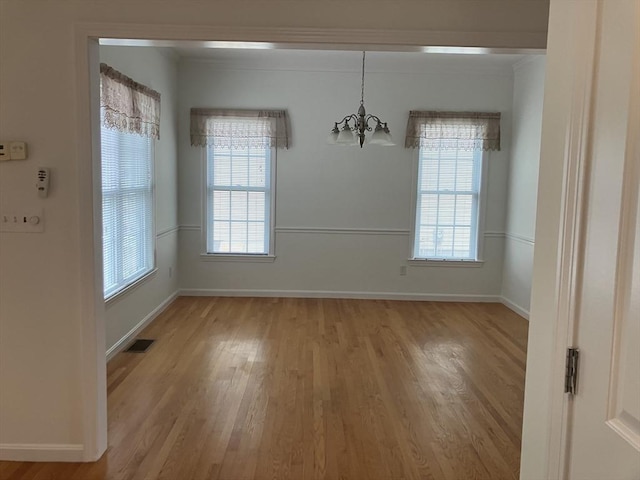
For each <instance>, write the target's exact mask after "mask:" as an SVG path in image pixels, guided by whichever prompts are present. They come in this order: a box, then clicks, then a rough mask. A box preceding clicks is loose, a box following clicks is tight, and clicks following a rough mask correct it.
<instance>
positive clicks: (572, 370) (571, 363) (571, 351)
mask: <svg viewBox="0 0 640 480" xmlns="http://www.w3.org/2000/svg"><path fill="white" fill-rule="evenodd" d="M579 358H580V351H579V350H578V349H577V348H573V347H569V348H567V364H566V367H565V375H564V393H568V394H569V395H575V394H576V391H577V387H578V359H579Z"/></svg>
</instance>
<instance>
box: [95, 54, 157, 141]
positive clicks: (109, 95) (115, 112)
mask: <svg viewBox="0 0 640 480" xmlns="http://www.w3.org/2000/svg"><path fill="white" fill-rule="evenodd" d="M100 107H102V109H103V112H104V114H103V122H104V126H105V127H107V128H111V129H114V130H118V131H120V132H128V133H137V134H139V135H143V136H146V137H150V138H155V139H159V138H160V94H159V93H158V92H156V91H155V90H152V89H151V88H149V87H147V86H145V85H142V84H140V83H138V82H136V81H134V80H132V79H131V78H129V77H127V76H126V75H124V74H122V73H120V72H119V71H117V70H115V69H114V68H112V67H110V66H109V65H107V64H106V63H101V64H100Z"/></svg>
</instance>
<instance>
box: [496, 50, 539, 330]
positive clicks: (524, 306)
mask: <svg viewBox="0 0 640 480" xmlns="http://www.w3.org/2000/svg"><path fill="white" fill-rule="evenodd" d="M544 72H545V58H544V56H533V57H526V58H525V59H524V60H523V61H521V62H520V63H518V64H516V65H515V67H514V83H513V128H512V132H511V160H510V165H509V182H508V183H509V196H508V200H507V220H506V230H505V248H504V269H503V272H502V296H503V298H504V300H505V301H506V303H507V304H508V305H509V306H510V307H511V308H513V309H514V310H515V311H517V312H518V313H520V314H521V315H524V316H525V317H527V318H528V316H529V299H530V297H531V278H532V276H533V247H534V232H535V221H536V200H537V194H538V169H539V165H540V135H541V131H542V100H543V97H544Z"/></svg>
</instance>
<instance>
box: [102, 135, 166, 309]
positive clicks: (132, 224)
mask: <svg viewBox="0 0 640 480" xmlns="http://www.w3.org/2000/svg"><path fill="white" fill-rule="evenodd" d="M101 153H102V230H103V235H102V242H103V260H104V296H105V299H106V298H109V297H111V296H113V295H115V294H116V293H118V292H119V291H121V290H122V289H124V288H126V287H127V286H129V285H130V284H132V283H133V282H135V281H136V280H138V279H140V278H141V277H143V276H144V275H146V274H147V273H149V272H150V271H151V270H152V269H153V268H154V243H153V239H154V225H153V215H154V212H153V211H154V208H153V152H152V139H151V138H149V137H146V136H141V135H138V134H133V133H123V132H119V131H117V130H112V129H110V128H106V127H104V126H103V127H102V129H101Z"/></svg>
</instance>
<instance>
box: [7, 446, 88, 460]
mask: <svg viewBox="0 0 640 480" xmlns="http://www.w3.org/2000/svg"><path fill="white" fill-rule="evenodd" d="M0 460H3V461H14V462H83V461H84V447H83V446H82V445H76V444H72V445H65V444H46V443H42V444H41V443H14V444H8V443H3V444H0Z"/></svg>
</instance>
